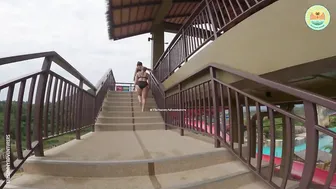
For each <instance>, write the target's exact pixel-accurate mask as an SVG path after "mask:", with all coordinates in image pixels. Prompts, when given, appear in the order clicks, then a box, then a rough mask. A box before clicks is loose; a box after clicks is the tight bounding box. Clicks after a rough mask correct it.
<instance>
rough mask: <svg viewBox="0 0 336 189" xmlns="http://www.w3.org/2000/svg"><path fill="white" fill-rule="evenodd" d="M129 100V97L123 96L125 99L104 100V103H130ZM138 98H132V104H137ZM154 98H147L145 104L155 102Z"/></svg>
mask: <svg viewBox="0 0 336 189" xmlns="http://www.w3.org/2000/svg"><path fill="white" fill-rule="evenodd" d="M131 103H132V102H131V100H130V99H129V98H125V99H117V100H116V99H112V100H105V101H104V104H107V105H108V104H113V105H114V104H131ZM138 103H139V102H138V99H133V104H138ZM155 103H156V102H155V100H154V99H147V100H146V104H155Z"/></svg>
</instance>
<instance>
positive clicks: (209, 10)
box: [205, 0, 217, 39]
mask: <svg viewBox="0 0 336 189" xmlns="http://www.w3.org/2000/svg"><path fill="white" fill-rule="evenodd" d="M205 3H206V7H207V9H208V12H209V14H208V15H209V18H210V22H211V25H212V28H213V32H214V37H215V39H216V38H217V31H216V27H215V22H214V19H213V17H212V13H211V9H210V4H209V0H205Z"/></svg>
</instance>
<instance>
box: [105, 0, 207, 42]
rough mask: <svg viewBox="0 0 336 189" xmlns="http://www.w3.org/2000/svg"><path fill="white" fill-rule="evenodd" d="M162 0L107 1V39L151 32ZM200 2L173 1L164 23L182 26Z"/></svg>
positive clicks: (191, 0)
mask: <svg viewBox="0 0 336 189" xmlns="http://www.w3.org/2000/svg"><path fill="white" fill-rule="evenodd" d="M162 1H164V0H108V1H107V6H108V10H107V13H106V15H107V21H108V33H109V38H110V39H113V40H118V39H123V38H127V37H131V36H135V35H140V34H144V33H148V32H150V31H151V28H152V24H153V20H154V19H155V16H156V15H157V12H158V10H159V8H160V6H161V3H162ZM199 2H201V0H173V2H172V3H173V4H172V7H171V9H170V10H169V12H168V14H167V15H166V16H165V18H164V22H167V23H169V24H176V25H177V26H179V25H181V24H183V23H184V22H185V21H186V20H187V19H188V17H189V16H190V15H191V13H192V12H193V10H194V9H195V8H196V6H197V4H198V3H199Z"/></svg>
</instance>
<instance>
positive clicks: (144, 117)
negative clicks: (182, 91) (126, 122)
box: [98, 115, 162, 119]
mask: <svg viewBox="0 0 336 189" xmlns="http://www.w3.org/2000/svg"><path fill="white" fill-rule="evenodd" d="M98 118H108V119H132V118H133V116H125V117H121V116H115V117H113V116H99V117H98ZM134 118H137V119H153V118H162V117H161V116H160V115H156V116H136V117H134Z"/></svg>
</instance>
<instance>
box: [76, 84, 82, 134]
mask: <svg viewBox="0 0 336 189" xmlns="http://www.w3.org/2000/svg"><path fill="white" fill-rule="evenodd" d="M78 95H79V96H78V101H77V102H78V107H77V117H76V119H77V126H76V139H77V140H80V138H81V137H80V129H81V127H82V115H83V114H82V112H83V110H82V108H83V80H82V79H80V81H79V89H78Z"/></svg>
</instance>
